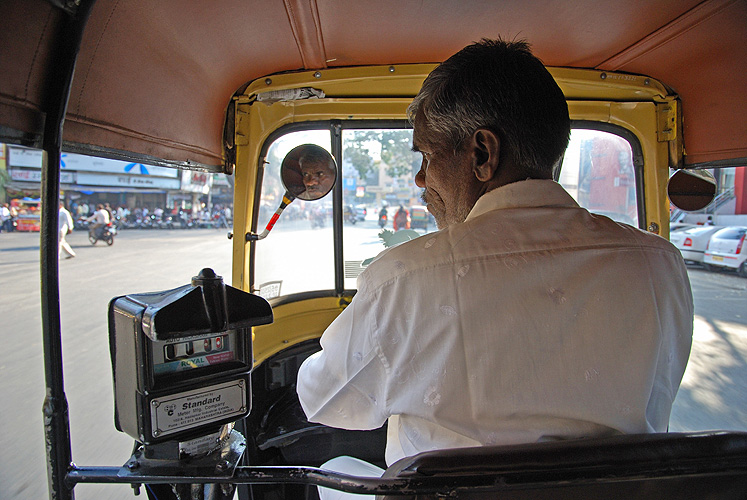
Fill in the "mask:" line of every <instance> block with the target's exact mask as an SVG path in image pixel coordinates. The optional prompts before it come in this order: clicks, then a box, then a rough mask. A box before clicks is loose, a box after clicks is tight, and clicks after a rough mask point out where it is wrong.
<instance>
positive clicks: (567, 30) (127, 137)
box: [0, 0, 747, 165]
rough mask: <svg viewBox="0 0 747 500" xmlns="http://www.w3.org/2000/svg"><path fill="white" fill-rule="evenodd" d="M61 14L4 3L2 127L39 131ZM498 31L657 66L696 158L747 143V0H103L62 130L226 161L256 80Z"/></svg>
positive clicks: (541, 44) (423, 55)
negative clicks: (237, 98)
mask: <svg viewBox="0 0 747 500" xmlns="http://www.w3.org/2000/svg"><path fill="white" fill-rule="evenodd" d="M62 16H63V14H62V13H61V12H59V11H58V10H57V9H56V8H55V7H53V6H52V5H51V4H49V3H47V2H45V1H42V0H5V1H4V2H2V4H0V74H2V75H3V77H2V79H0V134H1V135H0V140H6V141H13V142H31V139H32V138H33V137H34V136H35V135H36V136H38V134H40V132H41V128H40V124H41V123H43V115H42V114H41V110H42V109H43V98H44V92H45V88H44V83H45V78H46V77H47V71H48V67H49V64H50V62H51V54H52V53H53V51H52V49H53V43H55V36H56V29H57V24H58V22H59V21H60V19H61V18H62ZM498 35H501V36H503V37H506V38H514V37H516V38H525V39H527V40H528V41H529V42H530V43H531V44H532V46H533V48H534V51H535V53H536V54H537V55H538V56H539V57H540V58H541V59H542V60H543V61H544V62H545V64H547V65H548V66H570V67H582V68H596V69H601V70H609V71H625V72H631V73H636V74H644V75H648V76H651V77H653V78H655V79H657V80H659V81H661V82H662V83H664V84H666V85H668V86H670V87H671V88H673V89H674V90H675V91H676V92H677V93H678V94H679V95H680V96H681V98H682V101H683V112H684V118H685V128H684V131H685V141H686V143H685V147H686V151H687V154H688V163H701V162H709V161H719V160H729V159H734V158H747V118H745V117H747V106H746V105H745V95H747V80H745V79H744V75H745V74H747V2H745V1H744V0H707V1H704V2H699V1H698V0H658V1H657V2H641V3H637V4H634V5H631V4H630V3H629V2H619V1H616V0H575V1H573V2H552V1H542V0H528V1H519V0H505V1H502V2H495V1H492V0H460V1H455V0H429V1H428V2H423V1H420V0H417V1H416V0H372V1H355V2H348V1H342V0H221V2H219V3H214V2H204V1H201V0H159V1H157V2H154V1H151V0H127V1H121V0H98V1H97V2H96V4H95V5H94V8H93V11H92V14H91V18H90V20H89V23H88V26H87V29H86V32H85V34H84V38H83V47H82V49H81V52H80V55H79V60H78V66H77V69H76V75H75V80H74V82H73V87H72V92H71V96H70V103H69V108H68V117H67V121H66V123H65V129H64V139H65V141H68V142H70V143H79V144H87V145H91V146H94V147H104V148H108V149H113V150H121V151H130V152H133V153H136V154H141V155H148V156H152V157H155V158H162V159H165V160H169V161H174V162H177V163H186V162H196V163H198V164H207V165H217V164H220V163H221V154H222V134H223V125H224V121H225V112H226V108H227V106H228V104H229V102H230V98H231V96H232V95H233V93H234V92H235V91H236V90H237V89H238V88H240V87H242V86H243V85H244V84H245V83H247V82H249V81H252V80H255V79H257V78H260V77H263V76H265V75H270V74H274V73H278V72H284V71H291V70H300V69H320V68H325V67H340V66H352V65H355V66H357V65H375V64H397V63H415V62H438V61H441V60H443V59H444V58H446V57H448V56H449V55H451V54H452V53H454V52H455V51H457V50H458V49H459V48H461V47H463V46H464V45H466V44H468V43H470V42H472V41H474V40H478V39H480V38H482V37H494V36H498ZM21 135H23V136H24V138H23V139H19V137H21Z"/></svg>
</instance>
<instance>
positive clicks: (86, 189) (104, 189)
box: [60, 184, 167, 194]
mask: <svg viewBox="0 0 747 500" xmlns="http://www.w3.org/2000/svg"><path fill="white" fill-rule="evenodd" d="M60 189H61V190H62V191H78V192H79V193H83V194H92V193H166V192H167V191H166V190H165V189H153V188H136V187H120V186H81V185H79V184H62V185H61V186H60Z"/></svg>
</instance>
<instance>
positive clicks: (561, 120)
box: [297, 40, 693, 494]
mask: <svg viewBox="0 0 747 500" xmlns="http://www.w3.org/2000/svg"><path fill="white" fill-rule="evenodd" d="M408 115H409V116H410V119H411V122H412V123H413V127H414V134H413V145H414V149H415V150H417V151H419V152H421V154H422V156H423V162H422V165H421V168H420V171H419V172H418V173H417V175H416V177H415V181H416V183H417V184H418V186H420V187H422V188H424V194H423V199H424V201H425V202H426V204H427V206H428V210H429V211H430V212H431V213H433V215H434V217H435V218H436V221H437V224H438V227H439V229H440V230H439V231H438V232H436V233H433V234H429V235H426V236H423V237H421V238H418V239H415V240H412V241H409V242H407V243H404V244H402V245H400V246H396V247H393V248H390V249H387V250H386V251H385V252H383V253H382V254H380V255H379V257H378V258H377V259H376V260H374V262H372V263H371V264H370V265H369V266H368V268H367V269H366V270H365V271H364V272H363V273H362V274H361V275H360V277H359V278H358V292H357V294H356V295H355V297H354V299H353V300H352V302H351V303H350V305H349V306H348V307H347V308H346V309H345V310H344V311H343V312H342V313H341V314H340V315H339V316H338V318H337V319H336V320H335V321H334V322H333V323H332V324H331V325H330V326H329V327H328V329H327V330H326V331H325V332H324V334H323V336H322V338H321V346H322V350H321V351H319V352H318V353H316V354H314V355H313V356H311V357H310V358H308V359H307V360H306V361H305V362H304V363H303V365H302V366H301V369H300V371H299V374H298V382H297V391H298V395H299V398H300V401H301V404H302V406H303V409H304V411H305V412H306V415H307V417H308V419H309V421H312V422H320V423H323V424H326V425H329V426H333V427H339V428H345V429H374V428H378V427H379V426H381V425H382V424H384V422H386V421H387V420H388V436H387V447H386V462H387V464H389V465H391V464H392V463H394V462H395V461H397V460H398V459H400V458H402V457H405V456H410V455H414V454H417V453H419V452H422V451H427V450H435V449H445V448H454V447H467V446H482V445H499V444H518V443H529V442H538V441H547V440H558V439H569V438H575V437H585V436H603V435H609V434H618V433H646V432H664V431H666V429H667V425H668V421H669V415H670V411H671V406H672V402H673V400H674V397H675V395H676V393H677V390H678V387H679V384H680V382H681V379H682V375H683V373H684V370H685V365H686V363H687V359H688V356H689V351H690V344H691V338H692V327H693V302H692V294H691V291H690V284H689V281H688V277H687V272H686V269H685V266H684V263H683V260H682V258H681V256H680V254H679V252H678V251H677V249H676V248H675V247H674V246H672V245H671V244H670V243H669V242H668V241H666V240H665V239H664V238H661V237H659V236H655V235H652V234H649V233H646V232H645V231H641V230H639V229H637V228H633V227H630V226H626V225H623V224H618V223H616V222H614V221H612V220H611V219H608V218H606V217H603V216H599V215H594V214H591V213H589V212H588V211H587V210H585V209H583V208H581V207H579V205H578V204H577V203H576V202H575V201H574V200H573V198H572V197H571V196H570V195H569V194H568V193H567V192H566V191H565V190H564V189H563V188H562V187H561V186H560V185H559V184H558V183H556V182H555V181H553V180H552V168H553V165H555V164H556V163H557V162H558V161H560V160H561V159H562V157H563V154H564V151H565V148H566V146H567V143H568V139H569V134H570V119H569V115H568V108H567V104H566V101H565V98H564V96H563V94H562V91H561V90H560V88H559V87H558V86H557V84H556V83H555V81H554V79H553V78H552V76H551V75H550V73H549V72H548V71H547V70H546V69H545V67H544V66H543V65H542V63H541V62H540V61H539V60H538V59H536V58H535V57H534V56H533V55H532V54H531V52H530V50H529V47H528V45H527V44H526V43H525V42H504V41H501V40H497V41H490V40H483V41H481V42H479V43H476V44H473V45H470V46H468V47H466V48H465V49H463V50H461V51H460V52H458V53H457V54H455V55H454V56H452V57H451V58H449V59H448V60H447V61H445V62H444V63H443V64H441V65H439V66H438V67H437V68H436V69H435V70H434V71H433V72H432V73H431V74H430V75H429V76H428V77H427V78H426V80H425V82H424V83H423V87H422V89H421V90H420V92H419V93H418V95H417V96H416V97H415V99H414V101H413V103H412V104H411V106H410V108H409V109H408ZM358 462H360V461H357V462H356V459H352V458H350V457H341V458H340V459H333V460H332V461H330V462H328V463H327V464H325V465H324V466H323V467H325V468H329V469H333V470H338V471H340V472H348V473H354V472H357V473H359V474H360V473H361V472H362V471H361V469H357V468H356V464H357V463H358ZM349 465H350V467H348V466H349ZM364 470H365V469H364ZM367 475H371V474H370V473H369V474H367ZM324 493H325V492H323V494H324Z"/></svg>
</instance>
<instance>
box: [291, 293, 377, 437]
mask: <svg viewBox="0 0 747 500" xmlns="http://www.w3.org/2000/svg"><path fill="white" fill-rule="evenodd" d="M373 302H374V300H372V299H371V298H370V297H367V296H366V295H365V294H364V293H362V292H361V291H359V292H358V294H357V295H356V296H355V297H354V298H353V301H352V302H351V303H350V305H349V306H348V307H347V308H346V309H345V310H344V311H343V312H342V313H341V314H340V315H339V316H338V317H337V318H336V319H335V321H333V322H332V324H331V325H330V326H329V327H328V328H327V330H326V331H325V332H324V334H323V335H322V338H321V345H322V350H321V351H319V352H317V353H316V354H314V355H312V356H311V357H309V358H308V359H306V361H304V363H303V364H302V365H301V368H300V370H299V372H298V382H297V391H298V397H299V400H300V401H301V406H302V407H303V410H304V412H305V413H306V416H307V417H308V419H309V421H310V422H318V423H322V424H325V425H329V426H331V427H338V428H341V429H354V430H367V429H376V428H378V427H381V426H382V425H383V424H384V422H385V421H386V419H387V418H388V417H389V414H388V410H387V405H386V389H385V388H386V377H387V370H386V362H385V360H384V359H383V355H382V353H381V350H380V348H379V347H378V345H377V343H376V342H375V338H374V334H373V332H374V330H375V326H376V318H375V311H376V310H377V308H376V306H375V304H373Z"/></svg>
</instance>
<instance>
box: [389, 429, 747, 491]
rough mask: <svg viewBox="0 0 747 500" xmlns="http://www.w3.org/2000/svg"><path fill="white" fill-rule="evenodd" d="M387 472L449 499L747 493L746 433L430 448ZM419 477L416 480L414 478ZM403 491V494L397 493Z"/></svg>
mask: <svg viewBox="0 0 747 500" xmlns="http://www.w3.org/2000/svg"><path fill="white" fill-rule="evenodd" d="M383 477H384V478H402V479H408V480H413V481H414V483H416V482H417V481H418V480H427V481H428V482H429V483H430V484H439V485H440V486H439V488H442V491H439V492H438V493H437V494H426V495H420V494H418V495H413V496H410V498H413V499H417V500H424V499H436V498H442V497H443V496H445V495H447V496H448V497H449V498H450V499H452V498H459V499H470V500H473V499H474V500H477V499H486V498H500V499H507V500H525V499H526V500H528V499H532V500H545V499H554V500H560V499H563V500H564V499H569V500H570V499H573V500H583V499H587V498H588V499H594V500H601V499H623V498H624V499H656V500H667V499H677V500H680V499H683V498H698V499H713V500H725V499H734V500H737V499H739V500H743V499H745V498H747V432H715V431H714V432H701V433H669V434H635V435H620V436H611V437H604V438H587V439H577V440H568V441H556V442H547V443H532V444H523V445H514V446H498V447H476V448H460V449H450V450H439V451H433V452H426V453H421V454H418V455H415V456H413V457H406V458H403V459H402V460H399V461H398V462H396V463H395V464H393V465H392V466H391V467H389V469H387V471H386V472H385V474H384V476H383ZM414 483H413V484H414ZM398 498H402V497H398Z"/></svg>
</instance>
